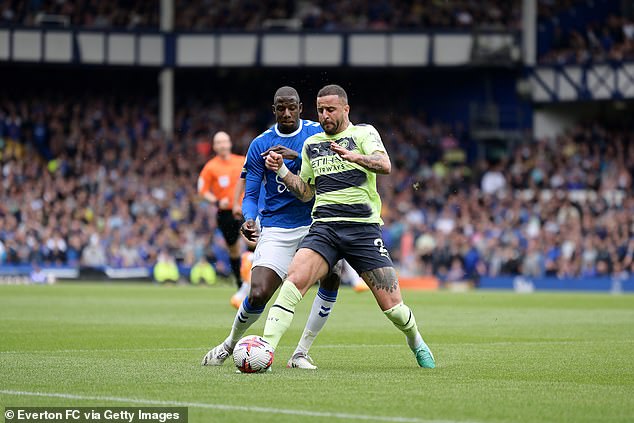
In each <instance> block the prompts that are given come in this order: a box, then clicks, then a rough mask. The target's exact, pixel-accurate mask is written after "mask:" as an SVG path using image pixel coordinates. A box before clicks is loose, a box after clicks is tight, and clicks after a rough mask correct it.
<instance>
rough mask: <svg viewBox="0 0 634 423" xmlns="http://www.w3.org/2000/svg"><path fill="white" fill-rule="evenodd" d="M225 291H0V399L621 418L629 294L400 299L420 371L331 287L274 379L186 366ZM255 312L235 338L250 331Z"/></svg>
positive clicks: (280, 417)
mask: <svg viewBox="0 0 634 423" xmlns="http://www.w3.org/2000/svg"><path fill="white" fill-rule="evenodd" d="M232 291H233V290H232V289H231V288H229V287H227V286H225V287H212V288H207V287H189V286H184V287H175V286H171V287H158V286H152V285H149V284H148V285H140V284H59V285H55V286H0V405H1V406H3V407H6V406H90V407H92V406H108V407H120V406H126V405H131V406H138V405H148V406H152V405H154V406H156V405H161V404H162V405H167V406H180V405H184V406H188V407H189V421H190V422H240V423H242V422H244V421H246V420H247V419H249V421H257V422H258V423H259V422H285V421H289V422H290V421H292V422H294V421H303V422H317V421H331V422H338V421H387V422H413V423H414V422H418V423H429V422H437V421H443V422H540V423H541V422H593V423H594V422H632V421H634V296H609V295H590V294H541V293H540V294H532V295H517V294H513V293H498V292H472V293H468V294H451V293H443V292H438V293H426V292H413V291H406V292H405V293H404V296H405V300H406V302H407V304H409V305H410V307H411V308H412V309H413V310H414V312H415V313H416V317H417V319H418V322H419V326H420V328H421V330H422V333H423V336H424V337H425V339H426V341H427V343H428V344H429V345H430V347H431V348H432V350H433V351H434V353H435V355H436V360H437V364H438V367H437V368H436V369H434V370H427V369H420V368H418V367H417V366H416V362H415V360H414V357H413V355H412V353H411V352H410V351H409V349H408V348H407V346H406V344H405V340H404V337H403V336H402V334H401V333H400V332H399V331H397V330H396V329H395V328H394V327H392V325H391V324H390V323H389V322H388V320H387V319H386V318H385V317H384V316H383V315H382V313H381V312H380V311H379V309H378V307H377V306H376V304H375V302H374V299H373V298H372V296H371V294H369V293H367V292H366V293H363V294H356V293H354V292H352V291H351V290H349V289H342V290H341V292H340V295H339V299H338V302H337V305H336V306H335V308H334V311H333V314H332V316H331V318H330V320H329V322H328V324H327V325H326V327H325V329H324V331H323V332H322V333H321V334H320V336H319V338H318V339H317V341H316V343H315V345H314V347H313V350H312V352H311V354H312V356H313V358H314V359H315V361H316V363H317V364H318V365H319V370H317V371H314V372H307V371H301V370H297V369H286V368H285V367H284V366H285V364H286V360H287V359H288V357H289V355H290V353H291V352H292V350H293V348H294V346H295V343H296V342H297V340H298V338H299V336H300V334H301V330H302V329H303V326H304V323H305V321H306V318H307V316H308V311H309V307H310V303H311V302H312V299H313V298H314V295H315V291H314V290H312V291H311V292H309V294H308V296H307V298H306V300H304V301H303V302H302V304H300V307H299V309H298V311H297V313H296V316H295V320H294V322H293V325H292V327H291V330H289V332H288V333H287V334H286V336H285V337H284V338H283V339H282V342H281V344H280V346H279V348H278V350H277V351H276V361H275V363H274V364H273V372H272V373H269V374H258V375H243V374H235V373H234V370H235V369H234V367H233V364H232V363H229V362H227V363H226V364H225V366H223V367H215V368H213V367H212V368H209V367H201V366H200V360H201V358H202V356H203V355H204V353H205V352H207V350H208V349H209V348H211V347H213V346H214V345H216V344H217V343H218V342H220V341H221V340H222V339H224V337H225V336H226V335H227V333H228V329H229V327H230V324H231V322H232V320H233V316H234V313H235V311H234V309H233V308H231V307H230V306H229V296H230V295H231V294H232ZM264 320H265V319H264V318H261V319H260V320H259V321H258V322H257V323H256V325H255V326H254V327H253V328H252V329H251V330H250V331H249V334H261V332H262V328H263V325H264Z"/></svg>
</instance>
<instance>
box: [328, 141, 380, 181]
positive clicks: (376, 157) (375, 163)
mask: <svg viewBox="0 0 634 423" xmlns="http://www.w3.org/2000/svg"><path fill="white" fill-rule="evenodd" d="M330 149H331V150H332V151H334V152H335V153H337V154H338V155H339V157H341V158H342V159H344V160H348V161H349V162H352V163H356V164H358V165H360V166H363V167H364V168H366V169H368V170H369V171H371V172H374V173H380V174H383V175H387V174H389V173H390V172H391V170H392V164H391V163H390V158H389V157H388V155H387V154H386V153H385V152H383V151H375V152H374V153H372V154H368V155H366V154H359V153H355V152H353V151H349V150H348V149H346V148H344V147H342V146H340V145H338V144H336V143H334V142H333V143H331V144H330Z"/></svg>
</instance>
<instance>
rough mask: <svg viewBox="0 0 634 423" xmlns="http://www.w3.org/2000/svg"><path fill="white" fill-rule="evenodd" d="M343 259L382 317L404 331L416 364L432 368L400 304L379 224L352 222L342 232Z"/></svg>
mask: <svg viewBox="0 0 634 423" xmlns="http://www.w3.org/2000/svg"><path fill="white" fill-rule="evenodd" d="M342 239H343V241H344V243H345V244H344V251H346V254H345V258H346V259H347V260H348V262H349V263H350V265H351V266H352V267H353V268H354V269H355V270H356V271H357V272H359V274H360V275H361V277H362V278H363V280H364V281H365V282H366V283H367V284H368V286H369V287H370V290H371V291H372V294H373V295H374V298H375V299H376V302H377V304H378V305H379V307H380V308H381V310H382V311H383V313H384V314H385V316H386V317H387V318H388V319H389V320H390V321H391V322H392V323H393V324H394V326H396V327H397V328H398V329H399V330H400V331H401V332H403V333H404V334H405V337H406V339H407V345H408V346H409V347H410V349H411V350H412V352H413V353H414V355H415V356H416V361H417V362H418V364H419V366H421V367H426V368H434V367H435V366H436V364H435V361H434V356H433V355H432V353H431V351H430V350H429V347H428V346H427V344H425V341H424V340H423V337H422V336H421V334H420V332H419V331H418V326H417V324H416V318H415V317H414V313H413V312H412V310H411V309H410V308H409V307H408V306H407V305H405V304H404V303H403V298H402V296H401V289H400V287H399V284H398V278H397V276H396V271H395V269H394V265H393V264H392V259H391V258H390V256H389V253H388V251H387V249H386V248H385V245H384V243H383V239H382V238H381V231H380V228H379V226H378V225H355V226H351V227H350V228H349V229H347V230H346V233H345V234H342Z"/></svg>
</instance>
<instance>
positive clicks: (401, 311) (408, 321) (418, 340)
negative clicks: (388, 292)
mask: <svg viewBox="0 0 634 423" xmlns="http://www.w3.org/2000/svg"><path fill="white" fill-rule="evenodd" d="M383 313H384V314H385V316H386V317H387V318H388V319H390V321H391V322H392V323H394V326H396V327H397V328H398V329H399V330H400V331H401V332H403V333H404V334H405V337H406V338H407V345H409V347H410V349H411V350H412V351H414V350H416V348H418V347H420V346H421V344H422V343H423V337H422V336H421V335H420V333H419V332H418V326H416V318H415V317H414V313H412V310H410V308H409V307H407V306H406V305H405V304H403V303H400V304H397V305H395V306H394V307H392V308H391V309H389V310H385V311H384V312H383Z"/></svg>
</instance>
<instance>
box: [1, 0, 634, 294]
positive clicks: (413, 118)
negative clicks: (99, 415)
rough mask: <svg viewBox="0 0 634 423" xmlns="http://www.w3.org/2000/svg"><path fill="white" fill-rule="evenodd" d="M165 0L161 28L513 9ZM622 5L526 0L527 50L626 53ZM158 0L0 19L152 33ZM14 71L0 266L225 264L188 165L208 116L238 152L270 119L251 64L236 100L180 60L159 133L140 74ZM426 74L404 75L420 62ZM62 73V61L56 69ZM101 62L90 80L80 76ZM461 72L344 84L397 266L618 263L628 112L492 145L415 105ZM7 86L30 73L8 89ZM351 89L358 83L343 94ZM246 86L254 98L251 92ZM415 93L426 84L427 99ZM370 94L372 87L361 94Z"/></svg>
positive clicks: (607, 270) (366, 1) (532, 267)
mask: <svg viewBox="0 0 634 423" xmlns="http://www.w3.org/2000/svg"><path fill="white" fill-rule="evenodd" d="M174 3H175V10H174V21H175V29H176V30H177V31H203V30H204V31H216V30H218V31H229V32H233V31H235V32H239V31H243V32H244V31H266V30H275V31H279V30H310V31H320V32H324V31H348V30H351V31H373V30H376V31H385V30H388V31H396V32H399V33H402V32H407V31H408V30H416V31H426V30H428V29H429V30H439V31H450V32H451V31H457V30H462V31H464V30H467V31H472V30H473V31H480V30H483V31H488V30H494V31H495V30H505V31H509V30H510V31H513V33H515V34H518V32H517V31H519V29H520V24H521V7H522V6H521V1H519V0H512V1H503V0H480V1H475V0H456V1H445V0H430V1H426V0H414V1H404V0H395V1H387V0H352V1H341V2H332V1H331V2H326V1H322V0H304V1H295V0H263V1H255V0H232V1H215V0H187V1H185V0H183V1H175V2H174ZM625 3H627V2H619V1H610V0H565V1H555V0H539V1H538V2H537V14H538V21H537V35H538V37H537V50H538V55H537V58H538V61H539V62H540V63H542V64H554V65H565V64H589V63H592V62H605V61H627V60H631V59H634V20H633V15H632V13H631V12H632V8H630V9H627V8H626V7H621V6H622V5H623V4H625ZM159 4H160V2H159V1H141V0H116V1H108V2H104V1H97V0H73V1H71V0H28V1H20V0H0V26H26V27H70V28H85V29H104V28H106V29H113V30H143V31H158V30H159V20H160V19H159ZM15 69H17V70H18V71H14V75H15V77H16V78H15V79H20V78H21V76H20V74H21V73H28V72H33V73H32V74H31V75H30V76H25V77H24V79H23V80H20V81H17V82H16V84H15V87H14V88H12V89H11V90H9V89H8V88H7V89H6V90H4V91H3V92H2V93H0V172H1V173H2V178H1V184H0V264H31V263H40V264H45V265H54V266H56V265H70V266H78V265H81V266H89V267H90V266H92V267H101V266H111V267H116V268H127V267H135V266H151V265H152V264H153V263H155V262H156V260H157V258H158V257H159V256H160V254H161V253H162V252H164V253H169V254H170V255H172V256H173V257H175V258H176V259H177V260H178V261H179V263H182V264H184V265H186V266H191V265H192V264H194V263H195V262H196V261H197V260H198V259H199V258H200V257H203V256H207V257H210V258H211V259H212V260H213V261H215V262H216V263H217V266H218V270H219V271H220V272H221V273H223V272H226V273H228V269H224V268H223V266H224V264H223V263H225V262H226V260H225V258H226V256H227V253H226V250H225V245H224V240H223V238H222V236H220V235H219V232H217V230H216V228H215V226H214V225H215V219H213V218H212V217H213V216H214V214H215V210H214V208H213V206H211V205H209V204H208V203H206V202H203V201H201V199H200V198H199V197H198V196H197V194H196V179H197V176H198V174H199V172H200V170H201V168H202V167H203V165H204V163H205V162H206V161H207V160H208V159H209V158H210V156H211V154H212V153H211V145H210V141H211V135H213V133H215V132H216V131H218V130H224V131H227V132H228V133H229V134H230V136H231V137H232V140H233V143H234V152H236V153H239V154H244V153H245V152H246V150H247V148H248V145H249V143H250V141H251V140H252V139H253V138H254V137H255V136H257V135H258V134H259V133H260V132H262V131H263V130H265V129H266V128H267V127H268V126H269V125H271V124H272V114H271V112H270V102H264V103H262V102H261V99H262V98H268V97H270V94H271V92H268V91H266V92H264V88H261V87H260V86H259V85H257V83H255V84H254V83H252V82H251V81H252V80H253V79H254V74H253V73H251V74H249V73H248V70H242V69H240V70H232V72H231V73H232V74H234V75H238V76H236V77H235V78H234V79H232V80H231V81H232V83H234V84H239V85H240V87H239V89H241V90H242V92H243V93H247V92H248V95H242V98H237V97H236V96H235V95H234V93H233V92H231V87H230V86H223V85H224V82H223V80H222V78H220V77H218V75H226V74H228V73H230V72H229V71H227V70H224V69H221V70H219V71H218V74H217V75H216V77H218V79H217V80H215V82H209V81H210V80H211V79H212V78H211V77H210V78H208V79H207V78H205V77H203V78H202V82H201V78H200V75H199V76H198V77H196V78H192V79H193V80H195V81H194V82H191V83H188V82H187V80H188V79H189V76H190V75H192V73H187V72H188V71H187V70H185V71H182V73H181V75H183V76H182V77H181V79H180V83H181V87H183V86H184V87H185V88H186V89H185V90H183V91H182V93H180V94H178V97H179V99H178V100H177V102H176V107H175V128H174V131H173V133H167V134H166V133H164V132H163V131H161V130H160V129H159V126H160V125H159V117H158V100H157V98H156V81H155V80H154V81H151V82H147V86H145V87H141V85H144V84H138V85H139V87H135V86H134V85H135V84H136V82H132V83H131V84H130V85H129V86H126V87H124V88H123V89H122V88H121V87H115V86H114V85H113V86H111V87H110V89H108V87H109V86H110V84H111V83H112V84H114V82H115V81H117V80H119V79H125V77H123V76H122V73H125V74H126V75H129V76H130V78H131V79H133V80H134V81H137V82H138V81H143V80H144V79H147V78H145V77H144V76H141V77H138V76H136V77H134V76H133V74H134V73H135V72H137V70H132V69H127V70H123V71H121V70H120V72H121V73H116V71H113V72H112V75H111V74H110V73H109V72H110V70H105V71H104V70H102V69H98V67H94V68H90V69H91V70H90V72H89V73H88V72H87V73H86V74H82V71H81V70H80V71H77V74H82V75H84V76H83V77H82V78H84V79H88V80H90V79H91V78H95V81H94V83H93V84H89V85H88V86H91V87H92V86H95V87H100V89H101V92H99V93H91V92H82V91H81V88H80V89H75V90H69V89H67V88H68V87H69V86H72V85H73V83H72V81H73V79H74V77H73V75H72V74H70V75H63V76H62V77H60V78H58V80H55V81H52V82H45V83H43V84H44V85H43V86H44V87H45V88H46V91H45V92H41V93H38V89H39V88H41V85H42V83H41V82H38V84H40V85H38V84H33V83H32V82H31V81H33V80H38V81H43V80H49V79H50V78H51V77H52V76H54V75H55V74H56V71H58V70H59V69H60V68H50V69H48V68H47V69H45V70H42V71H41V73H38V71H37V70H35V71H28V72H27V71H25V69H27V66H24V67H22V68H15ZM478 70H479V69H478ZM282 71H284V72H286V71H287V70H285V69H283V70H282ZM382 71H383V70H380V71H379V72H382ZM425 71H426V70H421V72H420V73H421V75H422V76H418V77H417V78H419V79H416V80H415V81H414V82H412V84H413V85H415V84H420V82H421V81H423V80H424V79H425V75H424V72H425ZM72 72H74V71H69V70H68V69H66V68H64V69H63V70H62V72H57V73H59V74H66V73H72ZM100 72H101V76H100V77H99V78H97V77H94V76H93V75H96V74H99V73H100ZM355 72H358V74H355V75H354V78H357V77H359V78H360V79H362V78H361V76H362V74H364V73H365V70H363V71H358V70H357V69H355ZM370 72H371V71H369V72H368V73H370ZM394 72H398V70H397V71H394ZM441 72H444V71H441ZM487 72H488V71H487V70H483V71H482V72H481V73H482V74H487ZM510 72H512V70H510ZM450 73H451V71H448V72H447V74H450ZM475 73H476V72H474V73H473V74H471V76H473V75H475ZM43 74H46V78H42V75H43ZM325 74H326V72H321V73H320V71H319V70H315V71H314V72H312V73H307V76H306V78H305V79H302V80H300V84H299V85H298V86H297V87H298V88H299V89H300V92H301V91H302V86H303V85H304V83H306V84H307V85H309V86H311V85H312V86H314V85H316V84H317V82H316V80H317V79H319V80H320V81H321V80H322V79H324V80H325V79H327V78H325V77H323V75H325ZM34 75H36V76H34ZM104 75H105V77H104ZM390 75H391V76H392V77H394V75H397V74H396V73H391V74H390ZM462 75H463V74H459V75H458V76H457V77H454V80H453V81H451V82H452V86H450V87H447V88H438V87H434V86H433V85H434V84H433V83H430V84H429V86H426V88H427V89H429V92H430V93H431V94H428V93H427V92H424V90H423V89H419V91H418V92H414V91H411V90H410V91H411V92H408V93H405V94H406V95H404V96H403V98H399V97H398V96H399V95H400V93H396V96H395V93H385V92H381V93H375V92H374V90H376V86H373V85H371V84H368V83H367V81H366V83H365V85H364V83H363V82H359V83H358V86H357V92H356V93H355V92H351V93H349V94H352V95H351V101H353V108H352V114H351V117H352V119H353V121H354V122H367V123H371V124H373V125H374V126H376V127H377V129H378V130H379V132H380V133H381V134H382V136H383V140H384V142H385V144H386V147H387V149H388V151H389V153H390V155H391V159H392V162H393V173H392V174H391V175H390V176H389V177H381V178H379V185H380V191H381V194H382V198H383V205H384V210H383V216H384V220H385V223H386V225H385V227H384V238H385V241H386V244H387V246H388V247H389V249H390V251H391V253H392V255H393V258H394V259H395V261H396V263H397V264H398V266H399V268H400V271H401V272H402V273H403V274H411V275H420V274H435V275H438V276H440V277H441V278H443V279H444V280H447V281H452V280H455V281H458V280H463V279H473V280H477V279H478V278H479V277H481V276H485V275H486V276H497V275H514V274H524V275H528V276H536V277H537V276H544V275H552V276H558V277H567V276H597V275H621V274H634V196H633V194H634V192H633V186H632V178H634V139H632V138H633V137H634V136H633V134H634V132H633V129H634V128H633V123H632V122H634V121H632V120H631V119H626V120H625V121H622V122H620V123H616V124H615V123H614V122H613V121H609V120H601V119H599V118H596V119H591V120H588V121H586V122H585V123H583V124H577V125H573V126H571V127H570V128H569V129H567V130H565V131H562V132H561V133H559V134H558V135H556V136H553V137H543V138H535V137H534V136H532V135H531V134H530V131H527V132H526V133H525V134H524V135H523V137H522V139H521V140H516V141H514V142H513V143H509V145H510V147H509V149H508V151H505V154H503V155H491V154H486V152H484V154H483V152H482V150H483V147H482V146H481V145H478V143H477V141H476V140H473V139H471V131H470V128H469V122H467V121H466V120H465V119H462V120H453V121H449V119H444V120H443V119H438V118H429V117H428V114H427V113H426V112H429V111H430V109H429V104H430V103H432V102H435V103H437V104H438V105H439V107H440V106H442V103H443V101H445V100H446V102H451V101H453V102H454V103H457V102H456V101H455V99H456V98H459V97H453V98H448V99H445V98H443V95H442V94H443V90H452V89H455V90H456V91H459V90H460V89H464V90H466V91H467V92H466V93H465V98H466V97H468V96H472V97H473V96H476V94H474V93H475V92H477V91H476V90H475V89H472V87H473V86H475V85H478V84H479V83H478V82H477V81H475V82H473V83H472V84H471V85H468V84H466V83H464V81H463V80H462V79H463V78H462ZM409 76H411V74H409ZM126 77H127V76H126ZM29 78H30V79H29ZM135 78H136V79H135ZM241 78H242V79H241ZM260 78H262V79H266V76H260ZM320 78H321V79H320ZM451 78H452V76H451V75H448V76H447V79H448V80H450V79H451ZM487 78H488V79H487V80H489V81H491V80H495V84H489V85H490V86H488V87H487V88H486V90H488V94H487V95H489V96H492V95H493V94H494V92H495V91H496V90H497V89H498V88H499V86H501V85H503V83H502V82H501V80H500V79H499V78H496V75H494V74H493V73H491V74H489V75H488V76H487ZM467 79H468V78H467ZM407 80H408V77H403V78H400V79H399V77H398V76H397V77H394V78H393V81H392V84H393V86H395V87H398V89H401V90H403V92H404V90H407V89H410V88H412V89H413V87H409V86H408V82H407ZM59 81H63V83H62V84H60V86H59V88H57V89H55V86H56V84H57V82H59ZM399 81H400V82H399ZM403 81H405V82H403ZM247 82H248V84H247ZM329 82H338V81H329ZM243 83H244V84H243ZM399 83H400V84H401V85H399ZM214 84H216V85H214ZM454 84H455V86H454ZM264 85H266V84H262V86H264ZM21 87H22V88H23V87H29V88H33V89H29V90H25V92H22V91H21ZM38 87H39V88H38ZM148 87H149V88H148ZM137 88H138V89H137ZM267 89H268V87H267ZM256 90H259V91H257V92H256ZM513 90H514V88H513ZM27 91H28V92H27ZM216 91H221V92H222V93H221V95H220V94H218V93H217V92H216ZM361 92H367V93H368V94H367V95H366V97H365V98H362V99H361V100H356V98H359V97H357V94H359V96H360V94H361ZM148 93H150V94H148ZM421 93H422V95H421ZM439 93H440V95H439ZM457 95H458V96H459V95H460V93H459V92H458V94H457ZM249 96H252V97H253V98H254V99H257V101H253V102H252V103H251V102H250V97H249ZM417 96H419V97H421V96H430V97H433V96H435V97H437V98H434V99H433V101H428V102H427V103H426V106H427V109H425V106H421V104H422V100H420V99H419V98H416V97H417ZM373 97H376V98H377V99H378V101H377V102H376V104H374V105H370V104H366V101H365V100H366V99H367V98H373ZM446 97H449V96H446ZM483 101H484V100H483ZM245 104H247V105H246V106H245ZM304 104H305V110H306V111H307V112H306V113H305V114H304V115H305V117H307V118H314V116H312V112H311V109H312V107H311V106H310V105H311V104H312V100H310V99H305V100H304ZM384 104H389V105H390V106H389V111H388V112H386V111H385V110H381V109H377V108H376V106H377V105H384ZM419 106H420V107H419ZM453 106H454V107H456V108H458V107H461V106H462V105H460V104H454V105H453ZM463 115H464V114H463ZM485 149H486V148H485Z"/></svg>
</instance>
